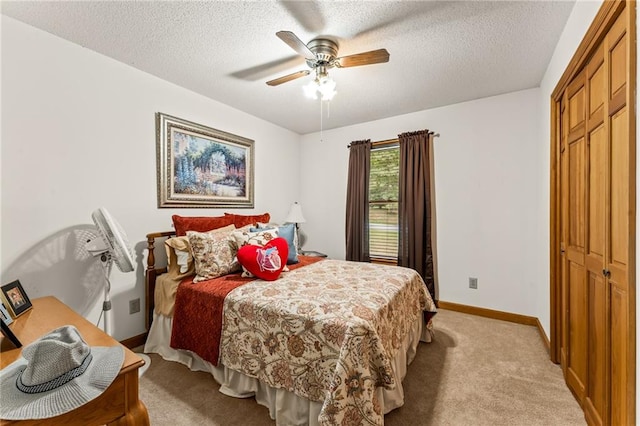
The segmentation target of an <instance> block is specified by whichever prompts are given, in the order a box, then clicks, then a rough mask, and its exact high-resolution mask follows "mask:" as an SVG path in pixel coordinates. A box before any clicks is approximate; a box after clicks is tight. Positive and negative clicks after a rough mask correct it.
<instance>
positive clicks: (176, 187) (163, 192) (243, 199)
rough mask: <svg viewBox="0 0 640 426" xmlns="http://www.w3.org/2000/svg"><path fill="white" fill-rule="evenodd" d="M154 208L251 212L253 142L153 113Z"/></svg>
mask: <svg viewBox="0 0 640 426" xmlns="http://www.w3.org/2000/svg"><path fill="white" fill-rule="evenodd" d="M156 139H157V141H156V142H157V156H158V158H157V163H158V207H161V208H162V207H235V208H253V185H254V182H253V179H254V174H253V145H254V141H253V140H251V139H247V138H243V137H242V136H237V135H233V134H231V133H227V132H223V131H221V130H217V129H213V128H211V127H207V126H204V125H202V124H197V123H193V122H190V121H187V120H183V119H180V118H177V117H172V116H170V115H166V114H163V113H156Z"/></svg>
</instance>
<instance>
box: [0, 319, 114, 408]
mask: <svg viewBox="0 0 640 426" xmlns="http://www.w3.org/2000/svg"><path fill="white" fill-rule="evenodd" d="M123 360H124V350H123V349H122V347H121V346H111V347H101V346H97V347H90V346H89V345H87V343H86V342H85V341H84V340H83V339H82V336H80V333H79V332H78V330H77V329H76V328H75V327H74V326H72V325H65V326H63V327H60V328H58V329H56V330H53V331H52V332H50V333H48V334H46V335H44V336H43V337H41V338H40V339H39V340H36V341H35V342H33V343H31V344H30V345H28V346H26V347H25V348H24V349H23V350H22V356H21V357H20V358H19V359H18V360H16V361H15V362H13V363H11V364H9V365H8V366H7V367H5V368H4V369H2V370H0V394H1V395H2V396H1V398H0V418H2V419H6V420H26V419H46V418H49V417H55V416H58V415H60V414H64V413H67V412H69V411H71V410H73V409H75V408H78V407H79V406H81V405H83V404H86V403H87V402H89V401H91V400H92V399H95V398H97V397H98V396H99V395H100V394H101V393H103V392H104V391H105V390H106V389H107V388H108V387H109V385H110V384H111V382H113V380H114V379H115V378H116V376H117V375H118V373H119V372H120V369H121V368H122V361H123Z"/></svg>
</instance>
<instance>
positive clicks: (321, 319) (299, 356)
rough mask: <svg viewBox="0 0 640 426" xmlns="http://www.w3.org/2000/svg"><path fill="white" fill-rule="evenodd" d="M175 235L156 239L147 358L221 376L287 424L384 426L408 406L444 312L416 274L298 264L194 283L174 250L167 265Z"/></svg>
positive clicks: (228, 388)
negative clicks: (411, 377)
mask: <svg viewBox="0 0 640 426" xmlns="http://www.w3.org/2000/svg"><path fill="white" fill-rule="evenodd" d="M252 219H253V220H254V221H255V217H253V218H252ZM262 219H265V218H262ZM255 222H258V221H255ZM266 222H268V219H267V220H266ZM174 223H175V220H174ZM255 224H256V223H254V225H255ZM227 226H229V225H227ZM234 226H235V227H236V228H240V227H241V226H245V225H243V224H242V223H235V224H234ZM220 228H221V227H220ZM189 234H190V235H192V234H193V233H192V232H190V233H189ZM219 234H224V232H219ZM236 234H237V231H236ZM174 236H175V232H158V233H151V234H148V235H147V239H148V248H149V252H148V258H147V271H146V318H147V322H148V327H147V328H148V330H149V333H148V338H147V342H146V344H145V352H147V353H158V354H159V355H161V356H162V357H163V358H164V359H166V360H171V361H176V362H180V363H182V364H184V365H186V366H188V367H189V368H190V369H192V370H201V371H208V372H210V373H211V374H212V375H213V377H214V378H215V380H216V381H217V382H218V383H219V384H220V392H222V393H224V394H226V395H229V396H233V397H239V398H248V397H255V399H256V401H257V402H258V403H259V404H262V405H264V406H266V407H267V408H268V409H269V414H270V416H271V418H272V419H274V420H276V423H277V424H278V425H333V424H344V425H360V424H376V425H382V424H384V414H386V413H388V412H389V411H391V410H393V409H395V408H398V407H400V406H402V405H403V403H404V390H403V388H402V379H403V378H404V376H405V374H406V371H407V365H408V364H409V363H410V362H411V361H412V360H413V358H414V356H415V353H416V348H417V346H418V343H419V342H420V341H424V342H430V341H431V338H432V333H433V324H432V321H431V317H432V316H433V315H434V314H435V312H436V307H435V304H434V303H433V300H432V299H431V297H430V295H429V293H428V291H426V286H425V285H424V282H423V280H422V279H421V278H420V276H419V275H418V274H417V273H416V272H415V271H414V270H412V269H407V268H401V267H396V266H388V265H376V264H369V263H357V262H347V261H342V260H335V259H321V258H317V257H309V256H301V255H299V256H297V259H296V260H297V263H294V264H290V265H288V269H289V270H288V271H287V272H282V273H281V274H280V275H279V277H278V279H276V280H274V281H264V280H261V279H257V278H256V277H243V276H242V274H241V273H240V272H231V273H227V274H224V275H221V276H218V277H215V278H212V279H205V280H200V281H199V282H195V283H194V275H193V274H192V272H189V271H184V270H182V271H181V270H178V269H177V268H176V265H175V259H176V255H175V254H174V253H173V252H171V251H170V250H169V251H168V252H167V255H168V260H169V267H158V266H157V265H156V260H155V259H156V255H155V249H156V245H160V244H159V243H160V242H164V244H163V245H165V246H166V245H167V243H166V242H167V241H172V239H173V237H174ZM217 238H218V237H217ZM194 247H196V246H194ZM194 247H192V249H193V250H194V257H196V255H195V249H194ZM172 259H173V260H172ZM197 276H198V275H196V277H197ZM195 279H196V280H198V279H197V278H195Z"/></svg>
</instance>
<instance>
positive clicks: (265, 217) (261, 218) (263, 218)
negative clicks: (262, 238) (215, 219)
mask: <svg viewBox="0 0 640 426" xmlns="http://www.w3.org/2000/svg"><path fill="white" fill-rule="evenodd" d="M224 215H225V216H227V217H231V218H233V222H232V223H233V224H234V225H235V226H236V228H242V227H243V226H246V225H254V226H255V225H256V224H257V223H258V222H262V223H269V220H270V219H271V215H269V213H264V214H257V215H243V214H234V213H225V214H224Z"/></svg>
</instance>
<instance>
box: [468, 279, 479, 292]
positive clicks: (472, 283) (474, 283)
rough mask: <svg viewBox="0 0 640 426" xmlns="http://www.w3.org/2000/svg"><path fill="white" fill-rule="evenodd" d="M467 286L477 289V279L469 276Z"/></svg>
mask: <svg viewBox="0 0 640 426" xmlns="http://www.w3.org/2000/svg"><path fill="white" fill-rule="evenodd" d="M469 288H472V289H474V290H477V289H478V279H477V278H471V277H469Z"/></svg>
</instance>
